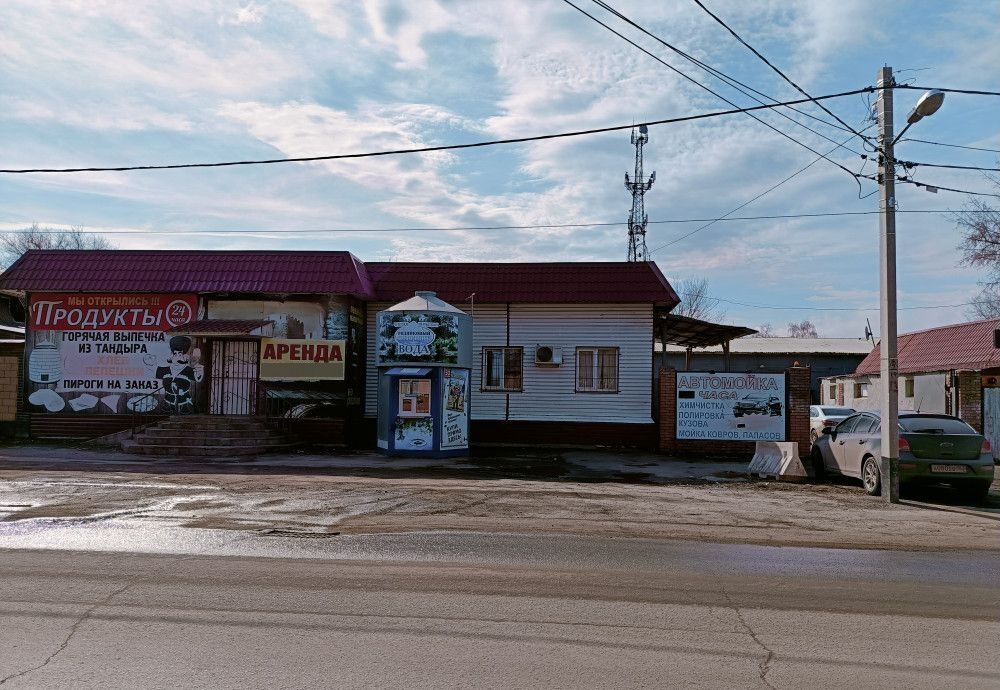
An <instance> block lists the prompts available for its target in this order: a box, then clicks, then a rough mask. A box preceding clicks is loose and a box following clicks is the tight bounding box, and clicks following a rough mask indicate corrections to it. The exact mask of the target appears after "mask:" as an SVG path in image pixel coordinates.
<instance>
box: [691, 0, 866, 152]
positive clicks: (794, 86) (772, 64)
mask: <svg viewBox="0 0 1000 690" xmlns="http://www.w3.org/2000/svg"><path fill="white" fill-rule="evenodd" d="M694 3H695V4H696V5H698V7H700V8H701V9H703V10H704V11H705V13H706V14H708V16H710V17H711V18H712V19H714V20H715V21H716V22H718V23H719V24H720V25H722V28H724V29H725V30H726V31H728V32H729V33H730V34H731V35H732V36H733V38H735V39H736V40H737V41H739V42H740V43H742V44H743V45H744V46H746V48H747V49H748V50H749V51H750V52H751V53H753V54H754V55H756V56H757V57H758V58H759V59H760V60H761V61H763V63H764V64H765V65H767V66H768V67H770V68H771V69H772V70H774V71H775V72H776V73H777V74H778V76H780V77H781V78H782V79H784V80H785V81H786V82H788V83H789V84H791V85H792V87H793V88H794V89H795V90H796V91H798V92H799V93H801V94H802V95H803V96H808V95H809V94H808V93H807V92H806V90H805V89H803V88H802V87H801V86H799V85H798V84H796V83H795V82H794V81H792V79H791V78H790V77H789V76H788V75H787V74H785V73H784V72H782V71H781V70H780V69H778V67H777V66H775V64H774V63H772V62H771V61H770V60H768V59H767V58H766V57H764V55H763V54H761V52H760V51H759V50H757V49H756V48H754V47H753V46H752V45H750V44H749V43H747V42H746V41H744V40H743V37H742V36H740V35H739V34H738V33H736V31H734V30H733V29H732V27H730V26H729V25H728V24H726V22H724V21H723V20H722V19H721V18H720V17H719V16H718V15H716V14H715V13H713V12H712V11H711V10H710V9H708V8H707V7H705V5H704V4H703V3H702V2H701V0H694ZM816 105H818V106H819V107H820V108H821V109H822V110H823V111H824V112H825V113H826V114H827V115H829V116H831V117H832V118H833V119H834V120H836V121H837V122H839V123H840V124H842V125H843V126H844V127H846V128H847V131H849V132H853V133H854V134H855V135H857V136H859V137H861V139H862V140H863V141H864V140H865V137H864V136H863V135H862V134H861V133H860V132H858V131H857V130H856V129H854V128H853V127H851V126H850V125H849V124H847V123H846V122H844V121H843V120H842V119H841V118H840V116H838V115H837V114H836V113H835V112H833V111H832V110H830V109H829V108H827V107H826V106H825V105H823V104H822V103H819V102H817V103H816Z"/></svg>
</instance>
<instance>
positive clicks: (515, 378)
mask: <svg viewBox="0 0 1000 690" xmlns="http://www.w3.org/2000/svg"><path fill="white" fill-rule="evenodd" d="M523 360H524V349H523V348H520V347H484V348H483V384H482V388H483V390H484V391H508V392H509V391H515V392H516V391H520V390H521V375H522V366H521V364H522V361H523Z"/></svg>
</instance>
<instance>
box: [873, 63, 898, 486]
mask: <svg viewBox="0 0 1000 690" xmlns="http://www.w3.org/2000/svg"><path fill="white" fill-rule="evenodd" d="M877 83H878V86H879V100H878V124H879V148H880V149H881V150H882V153H881V155H880V156H879V159H878V160H879V166H878V180H879V210H880V211H881V213H880V214H879V218H880V227H879V256H880V268H881V270H880V272H879V276H880V278H879V283H880V284H879V292H880V295H881V301H880V302H879V319H880V321H881V324H880V325H881V333H880V337H881V341H880V345H879V354H880V355H881V357H880V360H881V361H880V365H881V366H880V379H879V390H880V393H881V396H882V397H881V406H882V410H881V412H882V415H881V416H882V450H881V454H882V457H881V462H880V463H879V471H880V474H881V481H882V497H883V498H884V499H885V500H886V501H887V502H889V503H899V360H898V358H897V352H896V158H895V154H894V146H893V145H894V143H895V141H894V139H893V124H892V123H893V119H892V118H893V115H892V88H891V87H892V86H893V85H894V81H893V78H892V68H891V67H883V68H882V69H881V70H879V73H878V81H877Z"/></svg>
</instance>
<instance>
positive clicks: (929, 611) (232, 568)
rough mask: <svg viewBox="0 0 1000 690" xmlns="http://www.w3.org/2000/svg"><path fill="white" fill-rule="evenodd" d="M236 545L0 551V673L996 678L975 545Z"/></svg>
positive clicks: (987, 556)
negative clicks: (952, 548) (217, 549)
mask: <svg viewBox="0 0 1000 690" xmlns="http://www.w3.org/2000/svg"><path fill="white" fill-rule="evenodd" d="M255 544H257V545H259V546H255ZM264 544H266V545H267V546H263V545H264ZM244 546H245V547H246V548H247V553H255V554H256V555H254V556H249V555H230V556H222V555H216V554H211V551H212V549H211V548H206V550H205V551H203V552H202V553H201V554H198V553H195V552H193V551H192V550H187V551H183V550H182V551H179V552H177V553H172V554H162V553H161V554H138V553H127V554H126V553H113V552H77V551H67V550H6V551H0V617H2V625H0V686H2V687H3V688H7V687H11V688H18V687H20V688H24V687H31V688H36V687H37V688H43V687H44V688H59V687H94V686H101V687H112V688H117V687H130V688H134V687H156V688H160V687H164V688H165V687H213V688H228V687H240V688H245V687H262V686H267V687H375V686H377V687H457V686H466V687H467V686H486V687H526V686H533V687H536V686H549V687H574V688H577V687H597V686H614V687H679V686H685V687H692V686H693V687H713V688H720V687H726V688H729V687H733V688H742V687H777V688H782V687H802V686H804V685H805V686H808V685H812V686H821V687H847V686H850V687H852V688H856V687H912V688H922V687H927V688H930V687H935V688H936V687H962V688H996V687H998V686H1000V645H998V644H997V640H998V639H1000V568H998V567H997V566H998V565H1000V557H998V555H997V554H996V553H995V552H948V553H935V552H920V553H916V552H905V551H852V550H835V549H809V548H779V547H766V546H738V545H720V544H704V543H694V542H670V541H657V540H632V539H613V538H593V537H569V536H560V535H552V536H543V535H539V536H518V535H484V534H469V533H464V534H433V533H414V534H405V535H355V536H345V537H327V538H302V537H298V538H297V537H288V536H275V537H271V538H264V537H259V536H258V537H256V539H255V541H254V542H253V543H250V542H247V543H245V544H244ZM230 548H232V547H231V546H230ZM272 554H273V555H278V554H281V555H282V557H280V558H279V557H266V556H269V555H272ZM293 556H294V557H293Z"/></svg>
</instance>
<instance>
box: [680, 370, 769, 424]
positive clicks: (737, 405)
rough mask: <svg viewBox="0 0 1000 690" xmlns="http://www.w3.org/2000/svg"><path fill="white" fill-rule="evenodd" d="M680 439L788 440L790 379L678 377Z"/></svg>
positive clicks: (690, 374) (706, 374)
mask: <svg viewBox="0 0 1000 690" xmlns="http://www.w3.org/2000/svg"><path fill="white" fill-rule="evenodd" d="M677 438H679V439H705V440H717V441H784V440H785V375H784V374H730V373H718V374H713V373H711V372H688V371H684V372H678V373H677Z"/></svg>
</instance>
